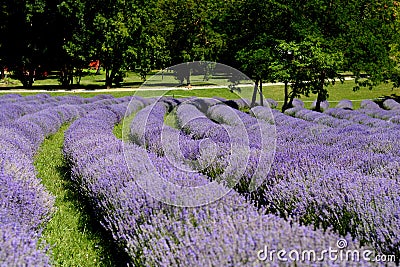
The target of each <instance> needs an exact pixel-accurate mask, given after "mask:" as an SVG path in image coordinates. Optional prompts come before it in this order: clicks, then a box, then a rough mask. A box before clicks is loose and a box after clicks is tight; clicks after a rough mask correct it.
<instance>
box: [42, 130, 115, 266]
mask: <svg viewBox="0 0 400 267" xmlns="http://www.w3.org/2000/svg"><path fill="white" fill-rule="evenodd" d="M68 126H69V125H64V126H63V127H62V128H61V129H60V130H59V131H58V132H57V133H56V134H54V135H52V136H50V137H48V138H46V140H45V141H44V142H43V144H42V145H41V147H40V149H39V151H38V153H37V155H36V157H35V168H36V170H37V172H38V177H40V178H41V179H42V183H43V184H44V186H45V187H46V189H47V190H48V191H49V192H50V193H51V194H53V195H54V196H55V197H56V202H55V207H56V211H55V213H54V214H53V216H52V219H51V220H50V222H49V223H48V224H47V225H46V226H45V229H44V232H43V238H44V240H45V241H46V242H47V244H49V245H50V253H51V255H50V257H51V259H52V261H53V265H54V266H82V267H86V266H88V267H89V266H119V264H118V263H116V262H115V260H114V259H115V257H113V256H112V255H115V252H113V251H112V245H111V244H112V243H111V242H107V240H105V238H104V234H103V233H102V232H101V230H100V226H99V225H98V224H96V223H94V222H93V221H91V218H90V215H89V213H88V211H87V208H86V207H85V205H84V201H83V200H82V199H81V198H80V196H79V195H78V192H76V190H74V187H73V184H72V181H71V180H70V178H69V177H70V176H69V175H70V170H69V168H68V166H67V165H66V163H65V160H64V157H63V154H62V146H63V141H64V131H65V130H66V129H67V128H68Z"/></svg>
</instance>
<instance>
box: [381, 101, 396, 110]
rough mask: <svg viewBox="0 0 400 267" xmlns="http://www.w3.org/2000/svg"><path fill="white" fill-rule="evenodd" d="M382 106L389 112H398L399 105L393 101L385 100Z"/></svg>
mask: <svg viewBox="0 0 400 267" xmlns="http://www.w3.org/2000/svg"><path fill="white" fill-rule="evenodd" d="M383 106H384V107H385V108H386V109H389V110H400V103H398V102H396V101H395V100H393V99H386V100H385V101H383Z"/></svg>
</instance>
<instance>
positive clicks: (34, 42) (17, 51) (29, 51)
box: [0, 0, 51, 87]
mask: <svg viewBox="0 0 400 267" xmlns="http://www.w3.org/2000/svg"><path fill="white" fill-rule="evenodd" d="M45 5H46V3H45V2H44V1H22V0H17V1H5V2H2V26H1V33H2V34H3V35H2V36H5V37H6V38H1V39H2V41H1V52H0V53H1V54H0V58H1V60H2V65H3V66H7V67H8V68H9V69H10V70H11V71H13V73H14V75H15V76H16V78H17V79H19V80H20V81H21V82H22V84H23V85H24V86H25V87H31V86H32V84H33V82H34V79H35V72H36V69H37V67H38V66H39V65H41V64H42V63H43V61H44V59H45V58H46V52H47V46H48V45H51V44H48V43H47V42H42V40H44V38H45V35H44V33H43V27H44V26H45V25H43V20H42V19H41V16H40V15H41V14H43V12H44V9H45Z"/></svg>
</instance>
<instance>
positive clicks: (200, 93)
mask: <svg viewBox="0 0 400 267" xmlns="http://www.w3.org/2000/svg"><path fill="white" fill-rule="evenodd" d="M354 85H355V84H354V81H345V82H344V83H343V84H342V83H340V82H339V83H337V84H335V85H334V86H329V87H328V91H329V98H328V101H329V102H330V103H331V106H332V107H333V106H335V105H336V104H337V102H339V101H340V100H342V99H349V100H353V104H354V107H355V108H358V107H359V106H360V101H361V100H364V99H379V98H382V97H385V96H390V95H397V96H399V95H400V89H399V88H395V89H393V88H392V86H391V84H381V85H378V86H376V87H374V88H373V89H372V90H369V89H368V88H361V89H360V90H358V91H355V92H354V91H353V87H354ZM134 90H135V89H132V90H125V91H123V90H122V91H118V90H116V89H115V91H112V90H111V91H107V92H104V91H103V92H95V91H93V90H87V91H84V92H82V91H70V92H57V91H46V93H47V94H49V95H51V96H65V95H78V96H82V97H93V96H95V95H99V94H109V95H113V96H114V97H123V96H133V95H138V96H143V97H154V96H160V95H166V96H171V97H176V98H181V97H190V96H196V97H222V98H226V99H236V98H247V99H251V96H252V88H251V87H244V88H242V91H240V92H236V91H235V92H231V91H229V90H228V89H224V88H217V89H183V90H179V89H175V90H164V91H155V90H148V91H134ZM263 92H264V96H265V97H266V98H272V99H274V100H276V101H278V103H279V106H278V108H280V107H281V105H282V103H283V100H284V94H283V85H272V86H264V87H263ZM7 93H8V92H7V90H2V91H0V95H1V94H7ZM19 94H20V95H23V96H26V95H34V94H37V93H33V92H32V93H31V92H21V93H19ZM257 99H258V95H257ZM301 99H302V100H303V101H304V102H305V103H306V107H309V106H310V105H311V103H312V102H313V101H314V100H315V99H316V95H313V94H311V95H310V97H301Z"/></svg>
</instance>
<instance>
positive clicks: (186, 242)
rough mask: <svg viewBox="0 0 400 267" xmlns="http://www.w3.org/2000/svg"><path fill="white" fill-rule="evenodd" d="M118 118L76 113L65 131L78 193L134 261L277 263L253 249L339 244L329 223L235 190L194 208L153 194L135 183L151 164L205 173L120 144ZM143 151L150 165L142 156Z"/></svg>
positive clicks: (173, 171)
mask: <svg viewBox="0 0 400 267" xmlns="http://www.w3.org/2000/svg"><path fill="white" fill-rule="evenodd" d="M138 108H140V107H138ZM106 114H108V115H106ZM116 121H117V116H116V115H115V114H112V113H110V112H107V111H105V110H101V111H100V110H97V111H93V112H91V113H89V114H88V116H87V117H84V118H81V119H78V120H77V121H75V122H74V123H73V124H72V125H71V127H70V129H68V131H67V132H66V139H65V144H64V153H65V156H66V157H67V158H68V159H69V162H70V164H71V166H72V171H73V174H74V175H73V179H74V181H75V182H76V183H77V184H78V185H80V189H81V193H82V194H84V195H85V196H87V197H88V198H89V199H90V202H91V205H92V207H93V209H94V210H95V211H96V214H97V215H98V216H99V219H100V222H101V223H102V225H103V226H104V227H105V229H107V230H108V231H110V232H111V233H112V235H113V237H114V239H115V240H116V242H117V243H118V245H119V246H120V247H122V248H124V249H125V251H126V252H127V253H128V255H129V256H130V257H131V261H132V262H131V264H134V265H140V266H142V265H144V266H264V265H265V264H269V263H271V266H279V262H277V261H274V262H267V263H265V262H260V261H258V259H257V251H259V250H260V249H264V246H265V245H267V246H268V247H269V248H270V249H283V248H284V249H286V251H289V250H291V249H298V250H302V249H316V250H320V249H321V250H322V249H326V248H328V247H333V248H335V247H336V245H335V243H336V241H337V240H338V238H339V236H337V235H335V234H333V233H331V232H330V231H329V230H328V231H327V232H325V233H324V232H322V231H321V230H313V229H312V228H309V227H305V226H300V225H298V224H297V223H296V222H288V221H285V220H283V219H281V218H279V217H276V216H273V215H262V213H260V212H258V211H257V209H256V208H255V207H254V206H253V205H252V204H251V203H249V202H247V201H246V200H245V199H244V198H243V197H241V196H240V195H238V194H237V193H235V192H234V191H231V192H229V193H228V194H227V195H226V196H225V197H224V198H222V199H220V200H218V201H215V202H213V203H210V204H209V205H206V206H202V207H197V208H183V207H176V206H170V205H166V204H163V203H161V202H159V201H156V200H154V199H153V198H152V197H150V196H149V195H148V194H147V193H145V192H143V190H142V188H141V187H139V186H138V183H137V182H136V181H137V179H138V178H140V177H145V178H146V177H147V178H148V179H149V181H151V177H152V171H153V170H154V168H155V169H156V170H157V172H158V173H159V174H160V175H161V176H162V177H163V178H165V179H166V180H168V181H174V182H179V181H178V180H177V177H178V178H179V179H181V180H180V183H183V184H184V185H193V183H194V184H195V185H198V184H202V183H205V182H208V178H207V177H205V176H203V175H201V174H198V173H196V172H190V173H187V172H184V173H182V169H178V168H176V167H175V166H171V163H170V162H169V161H168V159H167V158H165V157H162V156H157V155H155V154H154V153H151V152H148V151H146V150H145V149H143V148H141V147H138V146H136V145H132V144H123V143H122V141H120V140H118V139H116V138H115V137H114V136H113V134H112V128H113V124H114V123H115V122H116ZM156 126H157V125H156ZM85 133H86V134H85ZM94 145H95V147H96V149H95V150H93V146H94ZM77 148H79V149H77ZM123 152H125V153H123ZM127 155H128V157H129V158H130V160H131V162H132V164H133V165H132V166H131V168H128V167H127V164H125V159H126V156H127ZM148 157H149V158H150V159H151V161H150V163H152V164H154V165H152V164H150V163H149V161H148V160H146V159H147V158H148ZM149 164H150V165H149ZM210 193H211V194H212V193H215V192H209V194H210ZM355 248H359V245H358V243H357V242H351V243H350V245H349V249H355ZM352 263H353V262H352ZM304 264H310V262H307V261H305V263H304ZM323 264H325V265H327V266H328V265H332V266H340V265H346V264H349V262H332V261H329V259H325V261H324V262H323ZM355 264H356V263H354V265H355ZM368 264H369V263H368V262H360V263H359V265H368Z"/></svg>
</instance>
